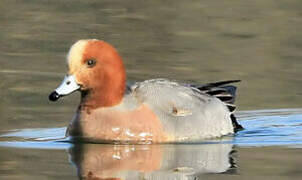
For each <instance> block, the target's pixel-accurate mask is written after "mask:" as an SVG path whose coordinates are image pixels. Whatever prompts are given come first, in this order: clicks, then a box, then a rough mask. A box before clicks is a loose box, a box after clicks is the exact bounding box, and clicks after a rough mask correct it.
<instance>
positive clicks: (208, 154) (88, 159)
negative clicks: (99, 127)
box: [69, 144, 235, 180]
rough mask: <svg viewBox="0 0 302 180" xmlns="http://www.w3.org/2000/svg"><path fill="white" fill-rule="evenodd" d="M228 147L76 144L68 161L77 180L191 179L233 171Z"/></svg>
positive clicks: (223, 145) (232, 162) (231, 146)
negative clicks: (74, 166) (73, 166)
mask: <svg viewBox="0 0 302 180" xmlns="http://www.w3.org/2000/svg"><path fill="white" fill-rule="evenodd" d="M233 152H234V151H233V145H231V144H202V145H100V144H76V145H74V146H73V147H72V148H70V150H69V153H70V155H71V161H72V162H73V163H74V164H75V165H76V167H77V171H78V176H79V178H80V179H94V180H101V179H102V180H104V179H106V180H109V179H111V180H112V179H123V180H128V179H129V180H135V179H140V180H141V179H165V180H169V179H194V178H195V177H197V176H198V175H201V174H204V173H223V172H227V171H228V170H230V169H233V168H234V167H235V166H234V160H233V157H231V156H232V153H233Z"/></svg>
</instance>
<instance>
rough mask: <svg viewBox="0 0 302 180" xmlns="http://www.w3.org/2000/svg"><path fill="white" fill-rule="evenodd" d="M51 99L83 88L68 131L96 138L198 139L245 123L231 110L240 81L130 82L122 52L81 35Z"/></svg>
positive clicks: (139, 140)
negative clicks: (186, 82)
mask: <svg viewBox="0 0 302 180" xmlns="http://www.w3.org/2000/svg"><path fill="white" fill-rule="evenodd" d="M67 62H68V67H69V72H68V75H66V77H65V79H64V80H63V82H62V84H61V85H60V86H59V87H58V88H57V89H55V91H54V92H52V93H51V94H50V96H49V99H50V100H51V101H56V100H58V99H59V98H60V97H62V96H65V95H68V94H71V93H72V92H74V91H76V90H79V91H80V92H81V103H80V105H79V107H78V110H77V113H76V115H75V116H74V118H73V120H72V121H71V123H70V125H69V127H68V129H67V135H70V136H72V137H73V138H74V139H81V140H83V139H84V140H86V141H92V142H113V143H114V142H117V143H168V142H169V143H170V142H197V141H200V140H203V139H207V138H213V137H221V136H223V135H227V134H232V133H234V132H235V131H237V130H238V129H240V128H242V127H241V126H240V125H239V124H238V123H237V121H236V118H235V116H234V115H233V112H234V110H235V106H234V104H233V103H234V100H235V91H236V87H235V86H231V85H226V84H229V83H233V82H238V80H233V81H222V82H216V83H209V84H205V85H186V84H180V83H177V82H174V81H169V80H167V79H152V80H146V81H143V82H137V83H135V84H134V85H131V86H127V85H126V72H125V67H124V64H123V61H122V58H121V57H120V56H119V54H118V52H117V51H116V50H115V48H114V47H112V46H111V45H110V44H108V43H106V42H104V41H101V40H96V39H88V40H79V41H78V42H76V43H75V44H74V45H72V47H71V48H70V50H69V53H68V55H67Z"/></svg>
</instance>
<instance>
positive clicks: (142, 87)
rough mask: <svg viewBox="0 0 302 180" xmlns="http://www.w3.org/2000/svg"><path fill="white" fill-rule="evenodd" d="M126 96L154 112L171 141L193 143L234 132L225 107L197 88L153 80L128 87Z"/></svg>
mask: <svg viewBox="0 0 302 180" xmlns="http://www.w3.org/2000/svg"><path fill="white" fill-rule="evenodd" d="M130 94H131V95H132V96H133V97H134V98H135V99H136V100H137V101H138V102H139V103H144V104H146V105H148V106H149V107H150V108H151V109H152V110H153V111H154V112H155V114H156V115H157V117H158V118H159V119H160V121H161V123H162V126H163V129H164V131H166V132H167V133H168V134H171V135H172V137H173V138H172V139H171V141H177V142H183V141H185V142H194V141H198V140H201V139H205V138H211V137H220V136H222V135H226V134H230V133H233V132H234V127H233V125H232V120H231V117H230V115H231V112H230V110H229V109H228V107H227V106H226V105H225V104H224V103H223V102H222V101H221V100H219V99H218V98H216V97H215V96H212V95H209V94H207V93H204V92H202V91H201V90H199V89H198V88H197V87H193V86H190V85H183V84H179V83H176V82H172V81H169V80H166V79H154V80H147V81H143V82H140V83H136V84H135V85H133V86H131V90H130Z"/></svg>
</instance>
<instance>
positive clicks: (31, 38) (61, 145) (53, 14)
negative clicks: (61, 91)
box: [0, 0, 302, 180]
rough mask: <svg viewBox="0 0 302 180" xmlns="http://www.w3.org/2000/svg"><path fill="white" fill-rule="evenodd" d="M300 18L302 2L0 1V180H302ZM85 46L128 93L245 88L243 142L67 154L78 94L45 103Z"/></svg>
mask: <svg viewBox="0 0 302 180" xmlns="http://www.w3.org/2000/svg"><path fill="white" fill-rule="evenodd" d="M301 12H302V2H301V1H299V0H289V1H281V0H277V1H276V0H266V1H262V0H254V1H239V0H234V1H215V0H214V1H212V0H206V1H202V2H199V1H192V0H187V1H180V0H173V1H172V0H168V1H161V0H159V1H139V2H138V1H133V0H117V1H114V2H113V1H110V0H102V1H99V0H90V1H79V0H66V1H59V0H52V1H38V0H14V1H11V0H1V1H0V88H1V91H0V95H1V96H0V179H77V178H78V176H82V175H85V176H89V177H90V178H92V177H94V176H98V177H102V178H110V177H116V178H122V179H123V178H124V179H143V178H145V179H169V178H170V179H194V178H195V179H196V177H198V178H199V179H203V178H206V179H222V178H223V179H274V180H275V179H301V173H302V172H301V168H300V167H301V164H302V161H301V160H300V159H301V158H300V154H301V139H302V138H301V132H302V131H301V125H302V122H301V119H302V112H301V109H299V108H301V106H302V96H301V89H302V79H301V78H300V77H301V76H302V71H301V68H302V61H301V59H302V53H301V52H302V51H301V48H302V39H301V38H299V37H301V36H302V34H301V33H302V13H301ZM85 38H98V39H103V40H106V41H108V42H110V43H111V44H113V45H114V46H116V47H117V49H118V51H119V52H120V54H121V55H122V57H123V59H124V62H125V65H126V67H127V74H128V80H129V81H137V80H143V79H148V78H157V77H165V78H170V79H174V80H179V81H181V82H193V83H202V82H210V81H218V80H226V79H241V80H242V82H241V83H240V84H238V87H239V89H238V98H237V103H236V104H237V105H238V110H239V111H238V112H237V116H238V117H239V120H240V122H241V123H242V125H243V126H244V127H245V130H243V131H241V132H239V133H238V134H236V135H235V136H228V137H224V138H221V139H216V140H209V141H205V142H201V143H200V144H190V145H188V144H181V145H152V146H117V145H116V146H112V145H96V144H86V145H85V144H82V145H79V144H75V145H74V144H71V143H68V142H66V139H65V137H64V131H65V127H66V125H67V124H68V121H69V120H70V119H71V117H72V116H73V114H74V112H75V109H76V106H77V104H78V102H79V94H77V93H75V94H73V95H71V96H68V97H66V98H64V99H63V100H62V101H59V102H57V103H50V102H48V100H47V96H48V94H49V93H50V92H51V91H52V90H53V89H54V88H55V87H57V85H58V84H59V83H60V81H61V80H62V78H63V76H64V74H65V73H66V70H67V68H66V65H65V56H66V53H67V51H68V49H69V46H70V45H71V44H73V43H74V42H75V41H76V40H78V39H85ZM147 159H148V161H147Z"/></svg>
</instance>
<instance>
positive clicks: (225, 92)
mask: <svg viewBox="0 0 302 180" xmlns="http://www.w3.org/2000/svg"><path fill="white" fill-rule="evenodd" d="M240 81H241V80H229V81H219V82H214V83H208V84H204V85H200V86H194V87H195V88H197V89H199V90H200V91H202V92H204V93H206V94H209V95H211V96H215V97H217V98H218V99H220V100H221V101H222V102H224V103H225V105H226V106H227V107H228V109H229V111H230V112H231V120H232V124H233V127H234V131H235V132H237V131H239V130H242V129H243V127H242V126H241V125H240V124H239V123H238V122H237V120H236V117H235V116H234V114H233V113H234V111H235V109H236V105H235V104H234V103H235V99H236V90H237V88H236V86H233V85H228V84H230V83H236V82H240Z"/></svg>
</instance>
